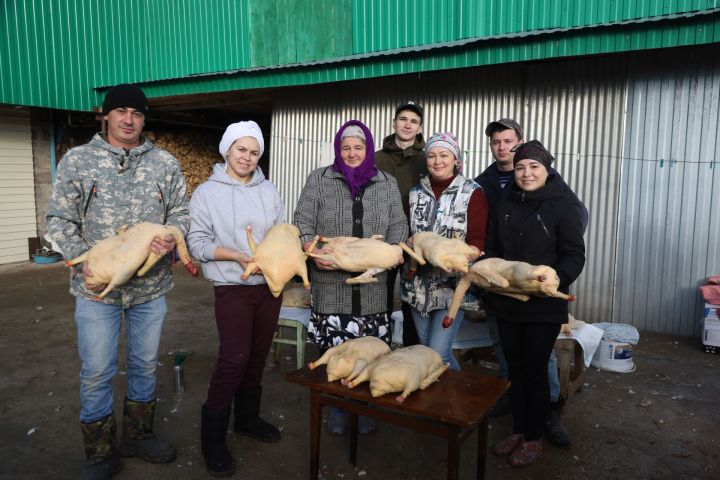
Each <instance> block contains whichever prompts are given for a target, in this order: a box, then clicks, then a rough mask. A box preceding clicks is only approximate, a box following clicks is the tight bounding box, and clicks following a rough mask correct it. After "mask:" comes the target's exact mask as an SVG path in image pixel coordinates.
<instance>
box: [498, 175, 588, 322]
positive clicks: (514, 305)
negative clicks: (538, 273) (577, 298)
mask: <svg viewBox="0 0 720 480" xmlns="http://www.w3.org/2000/svg"><path fill="white" fill-rule="evenodd" d="M508 188H510V189H511V190H510V192H509V194H508V197H507V198H506V199H505V200H502V201H501V202H500V203H498V204H497V206H496V207H495V209H494V211H493V212H492V213H491V215H490V222H489V225H488V234H487V237H486V240H485V257H500V258H504V259H505V260H514V261H521V262H527V263H530V264H533V265H548V266H550V267H552V268H554V269H555V270H556V271H557V274H558V277H560V290H561V291H562V292H565V293H568V289H569V287H570V284H572V283H573V282H574V281H575V279H577V277H578V275H580V272H582V269H583V266H584V265H585V242H584V241H583V235H582V225H581V223H580V216H579V215H578V213H577V210H576V209H574V208H573V206H572V204H571V203H570V201H569V200H568V198H567V195H565V194H564V192H563V190H562V185H561V182H560V181H558V177H555V178H549V179H548V181H547V183H546V184H545V186H544V187H542V188H540V189H538V190H535V191H532V192H525V191H523V190H521V189H520V188H518V186H517V185H515V184H512V185H511V186H508ZM487 303H488V305H487V307H488V310H489V311H490V313H491V314H495V315H496V316H497V317H498V318H500V319H502V320H506V321H512V322H546V323H565V322H567V313H568V304H567V303H568V302H566V301H565V300H561V299H556V298H540V297H530V300H529V301H527V302H521V301H519V300H516V299H514V298H511V297H507V296H504V295H498V294H495V293H489V294H488V297H487Z"/></svg>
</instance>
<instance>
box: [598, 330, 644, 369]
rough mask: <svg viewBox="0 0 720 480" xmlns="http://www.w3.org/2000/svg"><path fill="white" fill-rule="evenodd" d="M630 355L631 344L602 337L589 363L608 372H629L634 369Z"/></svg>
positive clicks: (631, 350) (631, 353) (631, 354)
mask: <svg viewBox="0 0 720 480" xmlns="http://www.w3.org/2000/svg"><path fill="white" fill-rule="evenodd" d="M632 356H633V346H632V344H630V343H623V342H615V341H613V340H606V339H605V338H603V339H602V340H600V346H599V347H598V348H597V350H596V351H595V355H594V356H593V359H592V362H591V365H592V366H593V367H595V368H600V369H602V370H608V371H610V372H618V373H630V372H634V371H635V363H634V362H633V359H632Z"/></svg>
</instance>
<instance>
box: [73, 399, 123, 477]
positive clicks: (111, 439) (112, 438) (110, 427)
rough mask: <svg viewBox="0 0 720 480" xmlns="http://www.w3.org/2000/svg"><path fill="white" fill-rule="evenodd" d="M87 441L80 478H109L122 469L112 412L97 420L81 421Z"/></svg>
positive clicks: (84, 438) (85, 440)
mask: <svg viewBox="0 0 720 480" xmlns="http://www.w3.org/2000/svg"><path fill="white" fill-rule="evenodd" d="M80 428H81V430H82V432H83V440H84V442H85V458H86V459H87V460H86V462H85V468H83V471H82V473H81V474H80V480H107V479H109V478H110V477H111V476H113V475H115V474H116V473H117V472H119V471H120V470H122V460H120V457H119V456H118V454H117V426H116V424H115V414H114V413H111V414H110V415H108V416H107V417H105V418H102V419H100V420H98V421H97V422H91V423H81V424H80Z"/></svg>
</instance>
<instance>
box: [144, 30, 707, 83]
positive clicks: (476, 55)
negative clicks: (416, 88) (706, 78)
mask: <svg viewBox="0 0 720 480" xmlns="http://www.w3.org/2000/svg"><path fill="white" fill-rule="evenodd" d="M704 20H705V21H704V22H696V23H691V24H686V25H681V26H674V27H668V28H667V29H665V32H673V33H669V34H670V35H674V36H675V37H677V38H679V39H681V40H682V41H683V43H682V44H679V45H672V46H689V45H699V44H701V43H703V42H700V41H699V40H700V39H703V40H711V41H712V42H717V41H718V36H720V18H705V19H704ZM710 32H712V33H710ZM660 39H661V37H658V35H657V32H654V31H649V30H647V29H639V28H638V29H636V30H634V31H624V30H623V31H611V32H604V33H602V34H598V33H597V32H595V33H593V34H590V33H587V32H586V33H585V34H584V35H582V34H581V35H577V34H574V35H571V34H563V35H561V36H556V37H551V38H547V37H543V38H535V39H533V40H532V41H529V40H528V41H525V42H514V43H513V44H512V45H502V46H497V45H488V44H480V45H478V46H476V47H474V48H469V49H465V50H449V49H440V50H437V51H433V52H432V53H427V52H426V53H425V54H424V55H418V54H416V55H413V56H412V57H407V56H406V57H403V58H398V57H375V58H373V59H369V60H366V61H363V62H347V63H343V64H331V65H326V66H316V67H306V68H297V69H286V70H281V71H276V70H265V71H259V72H246V73H239V74H237V75H223V76H221V77H203V78H199V79H194V80H193V81H192V82H187V81H182V80H178V81H176V82H166V83H162V84H154V85H148V86H147V87H146V91H147V92H148V93H149V94H150V95H151V96H169V95H182V94H192V93H203V92H221V91H228V90H242V89H252V88H265V87H285V86H294V85H306V84H313V83H324V82H334V81H345V80H356V79H362V78H372V77H379V76H386V75H397V74H403V73H413V72H423V71H433V70H445V69H449V68H461V67H473V66H482V65H493V64H501V63H510V62H519V61H531V60H544V59H548V58H556V57H567V56H579V55H596V54H608V53H616V52H625V51H633V50H642V49H647V48H660V46H661V45H660V44H659V40H660ZM705 43H709V42H705Z"/></svg>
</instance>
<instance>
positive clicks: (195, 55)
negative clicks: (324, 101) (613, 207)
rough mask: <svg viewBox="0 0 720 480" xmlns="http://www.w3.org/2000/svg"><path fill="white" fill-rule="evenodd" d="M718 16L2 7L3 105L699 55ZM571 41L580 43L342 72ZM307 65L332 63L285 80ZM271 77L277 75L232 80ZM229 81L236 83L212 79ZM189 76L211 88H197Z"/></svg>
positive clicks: (396, 6) (579, 8)
mask: <svg viewBox="0 0 720 480" xmlns="http://www.w3.org/2000/svg"><path fill="white" fill-rule="evenodd" d="M718 6H720V0H672V1H670V0H617V1H611V2H599V1H592V2H576V1H574V0H542V1H539V0H492V1H490V0H486V1H483V2H478V1H476V0H449V1H443V2H436V1H430V0H418V1H407V0H404V1H398V0H352V1H351V0H312V1H309V0H152V1H150V0H106V1H103V2H100V1H98V0H66V1H62V2H60V1H55V0H16V1H12V2H9V1H5V2H0V103H6V104H16V105H27V106H38V107H48V108H58V109H68V110H86V111H89V110H90V109H91V108H92V107H93V106H96V105H98V104H100V103H101V99H102V95H100V94H98V93H97V92H96V91H95V90H94V89H96V88H100V87H107V86H111V85H115V84H117V83H121V82H132V83H137V82H153V83H149V84H148V85H147V87H146V92H147V93H148V94H149V96H150V97H163V96H176V95H184V94H203V93H211V92H231V91H234V90H243V89H253V88H272V87H285V86H290V85H306V84H318V83H323V82H336V81H344V80H356V79H361V78H371V77H382V76H385V75H398V74H404V73H409V72H427V71H437V70H443V69H453V68H464V67H474V66H480V65H491V64H504V63H507V62H521V61H531V60H539V59H545V58H557V57H569V56H578V55H593V54H603V53H614V52H622V51H631V50H645V49H652V48H663V47H676V46H681V45H698V44H707V43H712V42H720V11H718V10H717V7H718ZM713 9H714V10H713ZM663 15H665V16H668V17H664V18H663V20H662V21H652V22H646V23H642V22H638V23H633V24H627V25H624V26H620V27H613V28H608V27H600V28H584V27H587V26H591V25H592V26H597V25H598V24H602V23H603V22H617V21H633V20H635V19H640V20H644V19H647V18H648V17H657V16H663ZM684 15H687V16H693V17H692V18H684V17H683V16H684ZM398 25H400V26H401V27H400V28H398ZM566 27H573V28H576V30H573V31H571V32H567V33H562V32H554V33H553V32H551V33H547V31H545V32H544V33H543V34H542V35H534V36H530V37H527V36H526V37H522V38H506V37H503V38H500V39H495V40H492V41H480V42H476V43H474V44H473V45H469V46H466V47H455V48H439V49H438V48H436V49H434V50H426V51H422V52H418V51H417V48H415V49H414V50H415V51H409V52H404V53H402V54H399V53H397V52H396V53H395V54H393V55H383V56H375V57H373V58H364V59H361V60H354V61H347V57H348V56H351V55H352V54H367V53H372V52H384V51H387V50H388V49H395V48H405V47H411V49H413V47H419V46H423V45H428V44H433V43H438V42H448V41H457V40H464V39H469V38H482V39H485V40H487V39H488V38H492V36H494V35H508V34H516V33H518V32H534V33H535V34H536V33H538V31H542V29H548V28H566ZM343 57H344V58H345V60H344V61H342V62H338V61H337V59H338V58H343ZM314 60H325V61H327V63H325V64H323V65H306V66H303V67H296V68H287V66H288V65H292V64H294V63H296V62H308V61H314ZM271 65H279V66H282V68H276V69H271V70H262V71H252V72H247V71H243V72H241V73H237V70H244V69H248V68H250V67H261V66H271ZM223 72H225V73H227V72H235V73H233V74H228V75H214V74H216V73H223ZM197 74H213V75H212V76H204V77H202V78H196V77H191V76H194V75H197Z"/></svg>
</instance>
